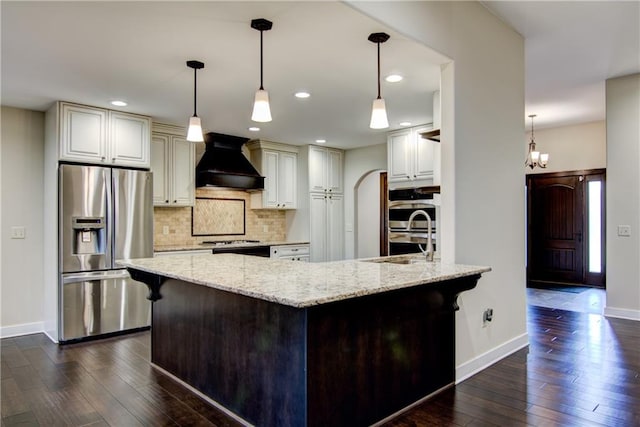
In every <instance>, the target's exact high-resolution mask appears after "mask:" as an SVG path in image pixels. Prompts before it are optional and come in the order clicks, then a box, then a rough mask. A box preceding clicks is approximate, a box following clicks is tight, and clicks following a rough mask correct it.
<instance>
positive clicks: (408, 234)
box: [388, 186, 440, 255]
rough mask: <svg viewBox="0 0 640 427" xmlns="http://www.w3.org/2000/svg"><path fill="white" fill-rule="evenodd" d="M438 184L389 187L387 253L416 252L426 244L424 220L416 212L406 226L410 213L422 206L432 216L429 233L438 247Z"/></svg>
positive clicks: (421, 208)
mask: <svg viewBox="0 0 640 427" xmlns="http://www.w3.org/2000/svg"><path fill="white" fill-rule="evenodd" d="M439 204H440V187H439V186H433V187H419V188H406V189H397V190H389V204H388V206H389V224H388V225H389V255H400V254H410V253H419V252H420V248H419V247H418V244H421V245H422V247H423V249H424V247H425V245H426V244H427V240H428V230H427V226H428V224H427V220H426V219H425V218H424V217H422V216H418V217H416V219H414V220H413V222H412V224H411V227H410V228H409V227H408V226H409V217H410V216H411V214H413V213H414V212H415V211H418V210H423V211H425V212H426V213H427V214H428V215H429V216H430V217H431V237H432V241H433V246H434V249H435V250H436V251H437V249H438V243H439V242H438V239H437V236H438V234H439V233H438V231H437V230H438V215H439V213H440V207H439Z"/></svg>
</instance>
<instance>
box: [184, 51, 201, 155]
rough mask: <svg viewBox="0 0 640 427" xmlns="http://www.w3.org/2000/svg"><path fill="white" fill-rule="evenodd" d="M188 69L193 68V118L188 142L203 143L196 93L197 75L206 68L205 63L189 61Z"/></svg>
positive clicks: (190, 120)
mask: <svg viewBox="0 0 640 427" xmlns="http://www.w3.org/2000/svg"><path fill="white" fill-rule="evenodd" d="M187 67H189V68H193V116H192V117H191V118H190V119H189V130H188V131H187V141H191V142H202V141H204V138H203V137H202V125H201V123H200V117H198V114H197V113H196V104H197V103H196V99H197V98H196V93H197V80H196V73H197V72H198V70H201V69H202V68H204V63H203V62H200V61H193V60H192V61H187Z"/></svg>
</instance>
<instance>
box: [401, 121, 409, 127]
mask: <svg viewBox="0 0 640 427" xmlns="http://www.w3.org/2000/svg"><path fill="white" fill-rule="evenodd" d="M400 126H411V122H400Z"/></svg>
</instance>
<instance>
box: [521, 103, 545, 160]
mask: <svg viewBox="0 0 640 427" xmlns="http://www.w3.org/2000/svg"><path fill="white" fill-rule="evenodd" d="M529 117H530V118H531V141H530V142H529V153H528V154H527V159H526V160H525V162H524V164H525V166H529V167H530V168H531V169H534V168H535V167H536V166H537V167H539V168H542V169H544V168H546V167H547V163H548V162H549V154H548V153H542V154H540V152H539V151H536V142H535V140H534V138H533V118H534V117H536V115H535V114H531V115H529Z"/></svg>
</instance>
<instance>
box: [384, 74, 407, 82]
mask: <svg viewBox="0 0 640 427" xmlns="http://www.w3.org/2000/svg"><path fill="white" fill-rule="evenodd" d="M384 79H385V80H386V81H388V82H389V83H398V82H401V81H402V79H403V77H402V76H401V75H400V74H389V75H388V76H387V77H385V78H384Z"/></svg>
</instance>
